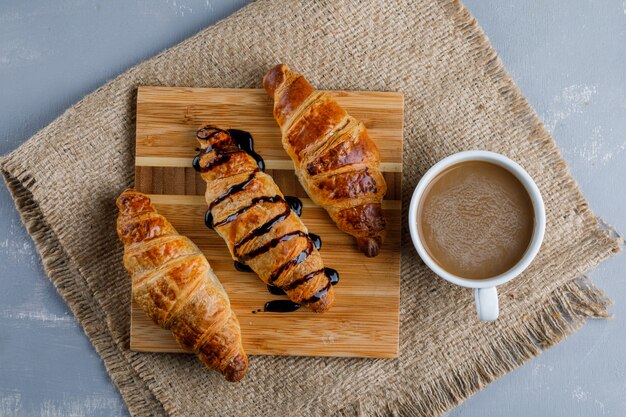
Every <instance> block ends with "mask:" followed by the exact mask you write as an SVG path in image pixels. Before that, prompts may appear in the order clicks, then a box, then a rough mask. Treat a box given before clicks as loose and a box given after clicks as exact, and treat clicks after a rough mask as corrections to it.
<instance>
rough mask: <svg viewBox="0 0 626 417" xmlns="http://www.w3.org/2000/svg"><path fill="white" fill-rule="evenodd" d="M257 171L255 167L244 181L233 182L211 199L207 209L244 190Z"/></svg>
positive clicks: (211, 208)
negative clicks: (233, 183) (220, 193)
mask: <svg viewBox="0 0 626 417" xmlns="http://www.w3.org/2000/svg"><path fill="white" fill-rule="evenodd" d="M257 172H259V170H258V169H255V170H254V171H252V173H251V174H250V176H248V178H247V179H246V180H245V181H243V182H240V183H239V184H235V185H233V186H231V187H230V188H229V189H228V190H226V192H225V193H224V194H222V195H220V196H219V197H217V198H216V199H215V200H213V201H211V204H209V210H213V207H215V206H217V205H218V204H219V203H221V202H222V201H224V200H226V199H227V198H228V197H230V196H231V195H234V194H237V193H240V192H242V191H243V190H245V189H246V187H247V186H248V185H250V183H251V182H252V181H254V178H255V176H256V173H257Z"/></svg>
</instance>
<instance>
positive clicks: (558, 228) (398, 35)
mask: <svg viewBox="0 0 626 417" xmlns="http://www.w3.org/2000/svg"><path fill="white" fill-rule="evenodd" d="M279 62H284V63H287V64H288V65H290V66H291V67H293V68H294V69H295V70H297V71H299V72H301V73H303V74H306V76H307V78H308V79H309V80H310V81H311V83H312V84H313V85H315V86H316V87H318V88H321V89H346V90H386V91H400V92H402V93H404V95H405V99H406V113H405V126H406V128H405V132H404V133H405V138H406V144H405V146H404V176H403V179H404V184H403V186H404V190H403V199H404V209H405V210H404V213H403V215H404V216H405V218H406V209H407V208H408V201H409V197H410V194H411V192H412V190H413V187H414V186H415V185H416V183H417V181H418V180H419V178H420V176H421V175H422V174H423V173H424V171H425V170H426V169H428V168H429V167H430V166H431V165H432V164H433V163H435V162H436V161H438V160H439V159H441V158H443V157H445V156H447V155H450V154H452V153H454V152H457V151H461V150H467V149H487V150H491V151H495V152H500V153H503V154H505V155H507V156H509V157H510V158H512V159H514V160H516V161H518V162H519V163H520V164H521V165H522V166H523V167H524V168H526V170H527V171H528V172H529V173H530V175H531V176H532V177H533V178H534V179H535V180H536V182H537V184H538V186H539V188H540V189H541V192H542V193H543V197H544V199H545V203H546V209H547V218H548V223H547V224H548V226H547V233H546V237H545V241H544V244H543V247H542V249H541V252H540V254H539V256H538V257H537V258H536V260H535V261H534V262H533V264H532V266H531V267H530V268H529V269H528V270H527V271H526V272H525V273H524V274H523V275H522V276H521V277H519V278H518V279H516V280H513V281H511V282H510V283H508V284H506V285H504V286H502V287H501V290H500V295H501V307H502V311H501V317H500V319H498V321H497V322H495V323H481V322H479V321H478V320H477V319H476V314H475V312H474V311H473V308H474V307H473V304H472V301H473V300H472V298H473V296H472V294H471V291H469V290H467V289H463V288H456V287H454V286H452V285H450V284H447V283H446V282H444V281H443V280H441V279H438V278H436V277H435V276H434V275H433V274H432V273H431V272H429V270H428V269H427V268H426V267H425V266H424V264H423V263H422V262H421V261H420V260H419V259H418V257H417V255H416V253H415V251H414V249H413V247H412V245H411V243H410V239H409V238H408V231H407V230H406V228H405V230H404V231H403V236H402V238H403V248H404V249H403V252H402V285H401V306H402V307H401V338H400V352H401V355H400V358H399V359H397V360H396V359H394V360H388V359H386V360H382V359H381V360H372V359H348V358H298V357H253V358H251V362H250V373H249V374H248V376H247V377H246V378H245V380H244V381H243V382H241V383H239V384H232V383H227V382H225V381H224V380H223V379H222V378H221V376H219V375H218V374H217V373H215V372H210V371H206V370H205V369H203V368H202V366H201V364H200V363H199V362H198V361H197V359H196V358H195V357H194V356H192V355H176V354H147V353H136V352H131V351H130V350H129V314H130V304H129V302H130V279H129V277H128V276H127V274H126V273H125V271H124V270H123V266H122V262H121V255H122V246H121V245H120V244H119V243H118V240H117V237H116V235H115V227H114V226H115V218H116V210H115V205H114V201H115V197H116V196H117V195H118V193H119V192H120V191H121V190H122V189H124V188H125V187H128V186H130V185H132V184H133V153H134V151H133V150H134V131H135V126H134V114H135V100H136V92H137V86H139V85H164V86H195V87H260V86H261V79H262V76H263V74H264V73H265V71H267V69H268V68H270V67H271V66H273V65H275V64H276V63H279ZM276 140H280V139H279V138H276ZM1 164H2V165H1V170H2V173H3V175H4V178H5V180H6V182H7V184H8V187H9V188H10V190H11V192H12V194H13V196H14V198H15V201H16V205H17V207H18V208H19V210H20V212H21V215H22V218H23V220H24V223H25V224H26V227H27V228H28V230H29V232H30V233H31V234H32V236H33V238H34V241H35V243H36V245H37V248H38V250H39V251H40V253H41V256H42V259H43V263H44V265H45V268H46V271H47V272H48V274H49V276H50V279H51V280H52V281H53V282H54V284H55V285H56V287H57V289H58V291H59V293H60V294H61V295H62V296H63V298H64V299H65V300H66V301H67V303H68V304H69V306H70V307H71V308H72V311H73V312H74V314H75V315H76V317H77V318H78V320H79V321H80V323H81V324H82V326H83V328H84V330H85V333H86V334H87V335H88V336H89V338H90V339H91V342H92V343H93V345H94V347H95V348H96V350H97V351H98V353H99V354H100V355H101V356H102V359H103V361H104V363H105V365H106V368H107V370H108V372H109V374H110V375H111V378H112V379H113V381H114V382H115V384H117V386H118V387H119V389H120V391H121V393H122V395H123V396H124V399H125V401H126V403H127V404H128V407H129V409H130V411H131V413H132V414H133V415H150V416H156V415H163V414H170V415H174V416H218V415H219V416H259V415H260V416H288V415H289V416H303V415H309V416H330V415H342V416H354V415H359V416H370V415H374V416H383V415H401V416H422V415H426V416H429V415H438V414H440V413H442V412H443V411H445V410H447V409H449V408H450V407H452V406H454V405H455V404H457V403H459V402H460V401H462V400H463V399H464V398H466V397H467V396H469V395H471V394H472V393H474V392H476V391H477V390H479V389H481V388H482V387H483V386H485V384H487V383H489V382H490V381H493V380H494V379H495V378H498V377H499V376H501V375H503V374H505V373H506V372H508V371H511V370H512V369H514V368H516V367H518V366H520V365H521V364H523V363H524V362H525V361H527V360H529V359H530V358H532V357H534V356H536V355H538V354H540V353H541V351H542V349H544V348H546V347H549V346H551V345H553V344H555V343H557V342H558V341H560V340H562V339H563V338H564V337H566V336H567V335H569V334H571V333H572V332H573V331H574V330H575V329H577V328H578V327H580V326H581V325H582V324H583V322H584V321H585V319H586V318H588V317H605V316H606V315H607V311H606V308H607V304H608V302H607V300H606V298H605V297H604V296H603V295H602V294H601V292H600V291H598V290H597V289H596V288H595V287H594V286H593V285H592V284H591V283H590V282H589V280H588V279H586V278H585V277H584V273H585V272H586V271H587V270H589V269H590V268H592V267H593V266H595V265H596V264H598V263H599V262H600V261H602V260H603V259H605V258H607V257H608V256H610V255H611V254H613V253H616V252H618V251H619V249H620V246H621V239H620V238H616V237H611V236H610V235H609V234H608V233H607V232H606V231H605V230H603V228H601V227H600V226H599V225H598V221H597V218H596V217H595V216H594V215H593V213H592V212H591V211H590V210H589V208H588V207H587V203H586V202H585V200H584V199H583V196H582V195H581V193H580V191H579V190H578V188H577V186H576V184H575V182H574V180H573V179H572V177H571V176H570V175H569V173H568V170H567V167H566V165H565V163H564V162H563V160H562V159H561V157H560V155H559V151H558V149H557V147H556V146H555V143H554V142H553V140H552V139H551V138H550V136H549V135H548V133H547V132H546V130H545V128H544V127H543V125H542V124H541V122H540V121H539V120H538V119H537V116H536V114H535V113H534V112H533V110H532V109H531V108H530V107H529V105H528V103H527V102H526V100H525V99H524V98H523V97H522V96H521V95H520V92H519V91H518V89H517V87H516V86H515V85H514V83H513V82H512V81H511V79H510V78H509V76H508V75H507V74H506V72H505V70H504V69H503V67H502V64H501V62H500V61H499V60H498V58H497V57H496V53H495V52H494V50H493V49H492V48H491V46H490V45H489V43H488V41H487V39H486V37H485V35H484V33H483V32H482V31H481V29H480V28H479V27H478V26H477V24H476V22H475V21H474V19H473V18H472V17H471V16H470V15H469V13H468V12H467V11H466V9H465V8H464V7H463V6H462V5H461V4H460V3H458V2H455V1H450V0H441V1H437V0H422V1H418V2H415V1H409V0H396V1H379V2H370V1H358V0H344V1H334V0H333V1H331V0H327V1H319V2H306V1H302V2H297V1H294V0H276V1H265V0H261V1H259V2H257V3H254V4H252V5H250V6H248V7H246V8H244V9H242V10H241V11H239V12H238V13H235V14H234V15H233V16H231V17H229V18H228V19H226V20H223V21H221V22H219V23H217V24H216V25H214V26H212V27H209V28H208V29H206V30H204V31H202V32H201V33H199V34H198V35H196V36H194V37H192V38H190V39H189V40H187V41H185V42H183V43H182V44H180V45H178V46H176V47H174V48H172V49H170V50H168V51H166V52H164V53H162V54H160V55H159V56H157V57H155V58H153V59H151V60H149V61H147V62H145V63H143V64H141V65H139V66H137V67H135V68H133V69H131V70H129V71H128V72H126V73H125V74H123V75H121V76H120V77H118V78H117V79H115V80H113V81H112V82H110V83H109V84H107V85H105V86H104V87H102V88H100V89H98V90H97V91H95V92H94V93H92V94H91V95H89V96H87V97H85V98H84V99H83V100H82V101H81V102H79V103H78V104H76V105H75V106H74V107H72V108H71V109H69V110H68V111H67V112H65V114H63V115H62V116H61V117H59V118H58V119H57V120H56V121H54V122H53V123H52V124H51V125H49V126H48V127H46V128H45V129H43V130H42V131H41V132H39V133H38V134H37V135H35V136H34V137H33V138H32V139H30V140H29V141H28V142H26V143H25V144H24V145H23V146H21V147H20V148H19V149H17V150H16V151H15V152H13V153H12V154H10V155H8V156H6V157H4V159H2V162H1Z"/></svg>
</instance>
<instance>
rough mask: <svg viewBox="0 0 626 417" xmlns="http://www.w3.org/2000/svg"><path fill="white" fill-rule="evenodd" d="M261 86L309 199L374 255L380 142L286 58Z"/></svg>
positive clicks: (378, 237)
mask: <svg viewBox="0 0 626 417" xmlns="http://www.w3.org/2000/svg"><path fill="white" fill-rule="evenodd" d="M263 87H265V90H266V91H267V93H268V94H269V95H270V97H272V98H273V99H274V117H275V118H276V121H277V122H278V125H279V126H280V128H281V131H282V143H283V147H284V148H285V150H286V151H287V153H288V154H289V156H290V157H291V159H292V160H293V162H294V165H295V168H296V175H297V176H298V179H299V180H300V183H301V184H302V186H303V187H304V189H305V190H306V192H307V194H308V195H309V197H310V198H311V200H313V201H314V202H315V203H316V204H317V205H319V206H321V207H323V208H325V209H326V211H328V214H329V215H330V217H331V218H332V219H333V221H334V222H335V223H336V224H337V226H338V227H339V229H341V230H343V231H344V232H346V233H348V234H350V235H352V236H354V237H355V238H356V241H357V245H358V247H359V249H360V250H361V251H362V252H363V253H365V255H367V256H376V255H378V252H379V248H380V245H381V244H382V242H383V239H384V230H385V219H384V217H383V213H382V207H381V203H382V200H383V196H384V195H385V192H386V191H387V185H386V183H385V180H384V178H383V175H382V173H381V171H380V154H379V152H378V148H377V147H376V145H375V144H374V142H373V141H372V140H371V139H370V138H369V136H368V133H367V130H366V129H365V126H364V125H363V123H362V122H360V121H359V120H357V119H355V118H354V117H352V116H350V115H349V114H348V113H346V111H345V110H344V109H342V108H341V106H339V104H338V103H337V102H336V101H335V100H334V99H333V98H332V97H330V95H328V94H327V93H324V92H319V91H315V90H314V89H313V87H311V85H310V84H309V83H308V82H307V81H306V80H305V79H304V77H303V76H302V75H300V74H297V73H295V72H293V71H291V70H290V69H289V68H288V67H287V66H286V65H284V64H280V65H277V66H276V67H274V68H272V69H271V70H270V71H269V72H268V73H267V74H266V75H265V77H264V78H263Z"/></svg>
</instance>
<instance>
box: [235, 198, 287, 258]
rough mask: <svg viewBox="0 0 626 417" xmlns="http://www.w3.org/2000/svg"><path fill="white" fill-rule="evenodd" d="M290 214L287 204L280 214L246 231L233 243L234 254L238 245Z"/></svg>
mask: <svg viewBox="0 0 626 417" xmlns="http://www.w3.org/2000/svg"><path fill="white" fill-rule="evenodd" d="M290 214H291V209H290V208H289V206H286V207H285V210H283V211H282V212H281V213H280V214H277V215H276V216H274V217H272V218H271V219H269V220H268V221H266V222H265V223H263V224H262V225H261V226H259V227H257V228H256V229H254V230H252V231H251V232H250V233H248V234H247V235H246V236H244V237H243V238H242V239H241V240H240V241H239V242H237V243H235V246H234V248H233V252H234V253H235V255H237V256H238V251H239V248H240V247H242V246H243V245H245V244H246V243H248V242H249V241H251V240H252V239H254V238H257V237H259V236H261V235H264V234H266V233H267V232H269V231H270V230H271V229H272V227H274V226H275V225H276V224H277V223H280V222H282V221H283V220H285V219H286V218H287V217H289V215H290ZM268 243H271V241H270V242H268ZM268 243H266V244H265V245H267V244H268ZM277 244H278V243H277ZM268 250H269V249H268Z"/></svg>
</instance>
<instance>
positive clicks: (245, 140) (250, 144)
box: [227, 129, 265, 172]
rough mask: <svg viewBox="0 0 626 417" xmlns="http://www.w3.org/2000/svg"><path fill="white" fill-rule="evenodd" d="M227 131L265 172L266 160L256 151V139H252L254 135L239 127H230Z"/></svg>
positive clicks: (238, 145)
mask: <svg viewBox="0 0 626 417" xmlns="http://www.w3.org/2000/svg"><path fill="white" fill-rule="evenodd" d="M227 132H228V133H229V134H230V137H231V138H232V139H233V140H234V141H235V143H236V144H237V147H238V148H239V149H241V150H242V151H244V152H245V153H247V154H248V155H250V156H251V157H252V158H254V160H255V161H256V164H257V165H258V166H259V169H260V170H261V171H263V172H265V161H264V160H263V158H262V157H261V155H259V154H258V153H256V152H255V151H254V139H252V135H251V134H250V133H249V132H246V131H245V130H239V129H228V130H227Z"/></svg>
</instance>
